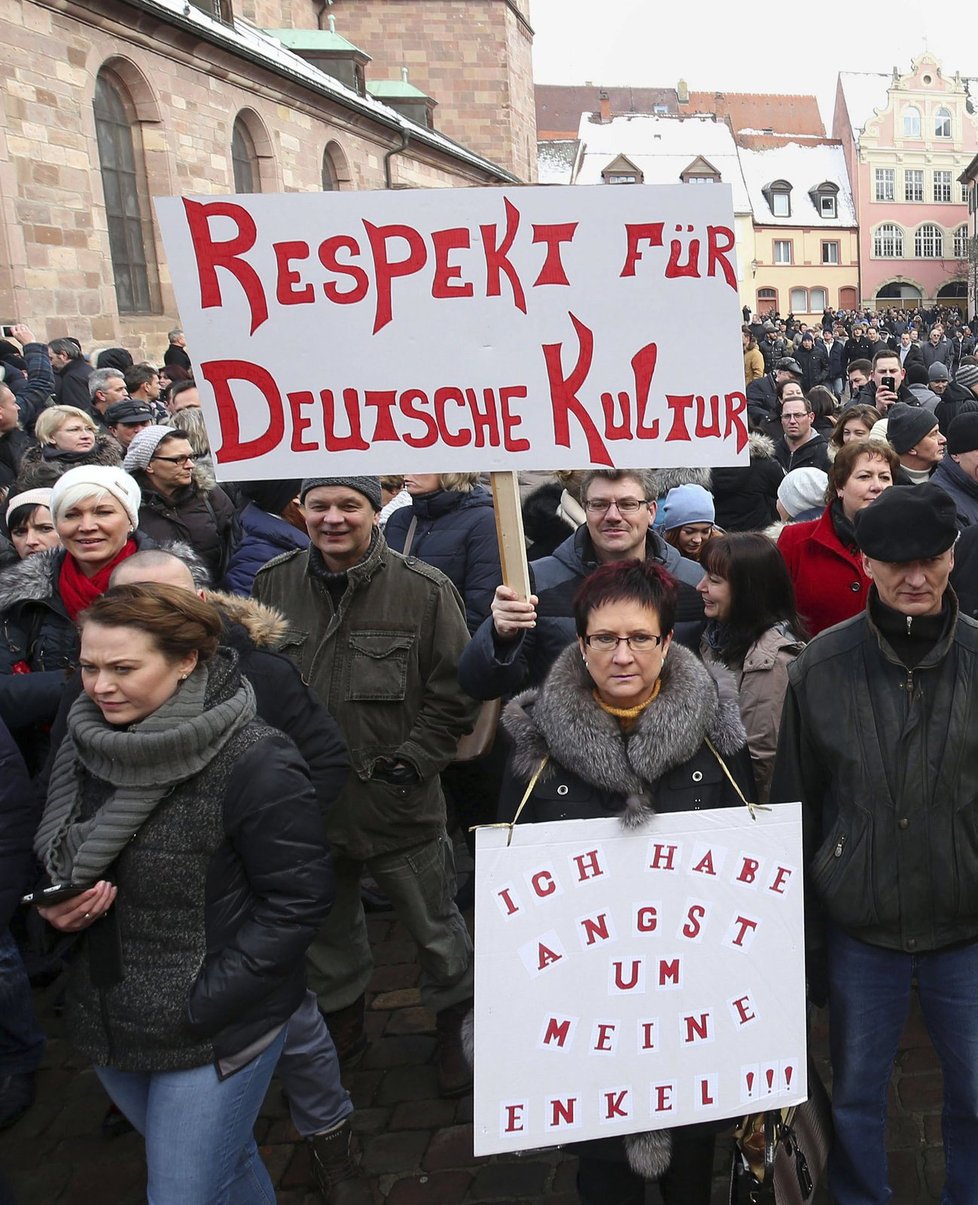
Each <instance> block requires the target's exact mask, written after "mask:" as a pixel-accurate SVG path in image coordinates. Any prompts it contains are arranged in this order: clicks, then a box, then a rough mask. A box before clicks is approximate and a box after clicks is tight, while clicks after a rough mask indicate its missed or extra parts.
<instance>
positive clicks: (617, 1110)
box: [604, 1088, 628, 1121]
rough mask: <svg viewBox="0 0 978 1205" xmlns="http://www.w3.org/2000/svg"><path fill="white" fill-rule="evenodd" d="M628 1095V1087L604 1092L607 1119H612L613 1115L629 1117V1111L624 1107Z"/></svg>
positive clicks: (605, 1117) (605, 1116)
mask: <svg viewBox="0 0 978 1205" xmlns="http://www.w3.org/2000/svg"><path fill="white" fill-rule="evenodd" d="M627 1096H628V1089H627V1088H625V1089H623V1090H622V1091H621V1092H606V1093H605V1094H604V1101H605V1115H604V1119H605V1121H611V1119H612V1118H613V1117H627V1116H628V1111H627V1109H625V1108H623V1107H622V1106H623V1105H624V1102H625V1098H626V1097H627Z"/></svg>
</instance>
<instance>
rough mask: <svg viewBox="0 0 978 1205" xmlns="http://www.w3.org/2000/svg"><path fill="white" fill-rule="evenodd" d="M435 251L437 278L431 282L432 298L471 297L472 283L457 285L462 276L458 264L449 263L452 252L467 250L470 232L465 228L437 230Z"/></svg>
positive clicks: (433, 239)
mask: <svg viewBox="0 0 978 1205" xmlns="http://www.w3.org/2000/svg"><path fill="white" fill-rule="evenodd" d="M431 243H432V246H433V247H434V249H435V277H434V280H432V282H431V295H432V297H471V296H472V292H473V289H472V285H471V284H470V283H462V284H457V283H456V282H457V281H459V280H460V278H461V276H462V269H461V268H460V267H459V265H458V264H450V263H449V262H448V253H449V252H450V251H458V250H465V249H467V248H468V246H469V232H468V230H466V229H465V227H464V226H456V227H454V228H453V229H451V230H436V231H434V232H433V234H432V236H431Z"/></svg>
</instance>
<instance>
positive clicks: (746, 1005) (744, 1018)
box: [732, 996, 757, 1025]
mask: <svg viewBox="0 0 978 1205" xmlns="http://www.w3.org/2000/svg"><path fill="white" fill-rule="evenodd" d="M732 1003H733V1006H734V1008H735V1009H736V1010H737V1015H738V1016H739V1017H740V1022H739V1023H740V1024H741V1025H746V1024H747V1022H748V1021H753V1020H755V1019H756V1016H757V1014H756V1013H755V1012H754V1011H753V1010H752V1008H751V1002H750V996H741V997H740V998H739V999H738V1000H734V1001H732Z"/></svg>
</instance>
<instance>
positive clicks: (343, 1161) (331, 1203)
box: [306, 1119, 374, 1205]
mask: <svg viewBox="0 0 978 1205" xmlns="http://www.w3.org/2000/svg"><path fill="white" fill-rule="evenodd" d="M306 1141H307V1142H308V1143H309V1146H310V1147H311V1148H312V1168H313V1171H314V1172H315V1174H316V1184H317V1186H318V1188H319V1194H320V1196H321V1197H322V1199H323V1203H324V1205H373V1200H374V1197H373V1193H372V1192H371V1190H370V1183H369V1181H368V1180H367V1177H366V1175H365V1174H364V1171H363V1168H362V1167H361V1166H360V1163H359V1161H358V1160H357V1159H356V1157H355V1155H354V1153H353V1142H352V1132H351V1129H350V1122H349V1119H347V1120H346V1121H344V1122H343V1123H342V1124H341V1125H338V1126H337V1127H336V1128H335V1129H333V1130H327V1132H326V1133H325V1134H314V1135H313V1137H312V1138H307V1139H306Z"/></svg>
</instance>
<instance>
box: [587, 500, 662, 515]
mask: <svg viewBox="0 0 978 1205" xmlns="http://www.w3.org/2000/svg"><path fill="white" fill-rule="evenodd" d="M648 504H649V500H648V498H589V499H588V500H587V502H585V503H584V509H585V510H586V511H587V513H588V514H589V515H603V514H606V513H607V512H608V511H609V510H611V508H612V507H613V506H614V507H616V508H617V510H618V513H619V514H621V515H634V514H635V513H636V511H639V510H641V508H642V507H643V506H648Z"/></svg>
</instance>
